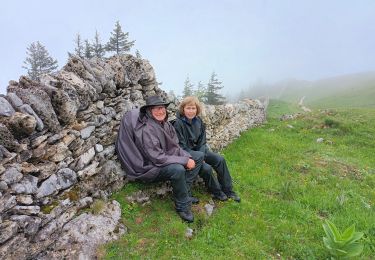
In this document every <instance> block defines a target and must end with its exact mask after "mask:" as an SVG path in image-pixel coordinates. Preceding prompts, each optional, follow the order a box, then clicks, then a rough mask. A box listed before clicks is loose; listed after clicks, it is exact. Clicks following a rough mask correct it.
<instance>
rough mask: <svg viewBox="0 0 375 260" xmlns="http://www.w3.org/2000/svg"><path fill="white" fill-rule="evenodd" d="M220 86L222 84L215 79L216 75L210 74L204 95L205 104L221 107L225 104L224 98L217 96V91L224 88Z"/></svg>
mask: <svg viewBox="0 0 375 260" xmlns="http://www.w3.org/2000/svg"><path fill="white" fill-rule="evenodd" d="M221 84H222V82H221V81H219V80H218V79H217V74H216V73H215V72H212V74H211V78H210V80H209V82H208V84H207V91H206V95H205V99H206V103H207V104H209V105H221V104H224V103H225V97H224V96H222V95H221V94H219V91H220V90H221V89H222V88H223V87H224V86H222V85H221Z"/></svg>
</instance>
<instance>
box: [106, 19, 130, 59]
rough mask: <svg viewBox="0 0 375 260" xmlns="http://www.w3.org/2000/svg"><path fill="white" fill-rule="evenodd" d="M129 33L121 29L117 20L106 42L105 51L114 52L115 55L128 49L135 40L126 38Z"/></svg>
mask: <svg viewBox="0 0 375 260" xmlns="http://www.w3.org/2000/svg"><path fill="white" fill-rule="evenodd" d="M128 37H129V33H128V32H127V33H124V32H123V31H122V29H121V25H120V22H119V21H117V22H116V25H115V29H114V30H113V32H111V37H110V38H109V42H108V43H107V46H106V47H107V51H110V52H116V54H117V55H120V54H123V53H126V52H128V51H130V48H131V47H132V46H133V45H134V42H135V41H129V40H128Z"/></svg>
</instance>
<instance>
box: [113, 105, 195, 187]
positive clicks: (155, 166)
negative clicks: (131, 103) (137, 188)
mask: <svg viewBox="0 0 375 260" xmlns="http://www.w3.org/2000/svg"><path fill="white" fill-rule="evenodd" d="M116 151H117V155H118V158H119V160H120V162H121V165H122V167H123V168H124V169H125V171H126V173H127V177H128V178H129V180H141V181H145V182H150V181H153V180H154V179H155V177H156V176H157V175H158V174H159V172H160V169H161V168H162V167H164V166H167V165H169V164H175V163H176V164H181V165H184V166H185V165H186V164H187V162H188V160H189V158H190V157H191V156H190V154H189V153H188V152H186V151H184V150H183V149H181V147H179V145H178V139H177V135H176V132H175V129H174V128H173V126H172V125H171V123H169V122H167V121H165V122H163V123H160V122H157V121H155V120H154V119H152V118H150V117H149V116H148V115H146V114H143V113H140V112H139V109H133V110H131V111H129V112H127V113H126V114H125V115H124V116H123V118H122V120H121V124H120V129H119V133H118V137H117V141H116Z"/></svg>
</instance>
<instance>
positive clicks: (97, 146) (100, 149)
mask: <svg viewBox="0 0 375 260" xmlns="http://www.w3.org/2000/svg"><path fill="white" fill-rule="evenodd" d="M103 150H104V149H103V145H101V144H96V145H95V151H96V152H97V153H100V152H102V151H103Z"/></svg>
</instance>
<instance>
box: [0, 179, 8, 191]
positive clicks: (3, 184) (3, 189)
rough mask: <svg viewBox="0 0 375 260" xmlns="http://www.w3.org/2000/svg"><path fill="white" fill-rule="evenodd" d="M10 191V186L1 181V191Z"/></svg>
mask: <svg viewBox="0 0 375 260" xmlns="http://www.w3.org/2000/svg"><path fill="white" fill-rule="evenodd" d="M7 189H8V184H7V183H6V182H5V181H0V191H6V190H7Z"/></svg>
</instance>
